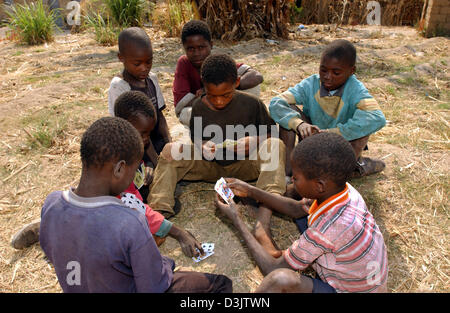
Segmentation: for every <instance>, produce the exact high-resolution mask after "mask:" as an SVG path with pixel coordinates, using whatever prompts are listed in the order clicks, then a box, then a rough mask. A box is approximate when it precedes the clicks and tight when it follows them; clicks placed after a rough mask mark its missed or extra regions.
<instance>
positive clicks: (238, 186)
mask: <svg viewBox="0 0 450 313" xmlns="http://www.w3.org/2000/svg"><path fill="white" fill-rule="evenodd" d="M225 181H226V182H227V186H228V187H229V188H230V189H231V191H233V193H234V194H235V195H236V196H238V197H242V198H247V197H250V189H251V188H252V185H250V184H247V183H246V182H243V181H242V180H239V179H236V178H225Z"/></svg>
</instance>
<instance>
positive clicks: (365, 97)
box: [269, 39, 386, 177]
mask: <svg viewBox="0 0 450 313" xmlns="http://www.w3.org/2000/svg"><path fill="white" fill-rule="evenodd" d="M355 63H356V49H355V47H354V46H353V44H351V43H350V42H349V41H347V40H342V39H339V40H335V41H333V42H332V43H330V44H329V45H328V46H327V47H326V48H325V50H324V52H323V53H322V57H321V60H320V68H319V74H315V75H312V76H310V77H308V78H306V79H304V80H303V81H301V82H300V83H299V84H297V85H295V86H294V87H291V88H289V89H288V90H287V91H285V92H283V93H282V94H281V95H279V96H276V97H274V98H273V99H272V100H271V101H270V105H269V111H270V116H271V117H272V118H273V119H274V121H275V122H277V123H278V124H280V126H281V127H280V139H282V140H283V142H284V143H285V145H286V156H287V157H289V155H290V153H291V151H292V149H293V148H294V145H295V135H298V138H299V140H302V139H304V138H306V137H308V136H311V135H312V134H315V133H318V132H321V131H327V132H334V133H338V134H341V135H342V136H343V137H344V138H345V139H346V140H348V141H349V142H350V143H351V145H352V147H353V150H354V152H355V155H356V159H357V167H356V171H355V173H354V174H353V177H359V176H366V175H370V174H374V173H377V172H380V171H382V170H383V169H384V167H385V164H384V162H383V161H381V160H375V159H370V158H367V157H362V156H361V153H362V151H363V149H367V142H368V141H369V136H370V135H371V134H373V133H375V132H376V131H378V130H379V129H381V128H382V127H383V126H384V125H385V124H386V119H385V117H384V115H383V112H381V109H380V107H379V105H378V103H377V101H376V100H375V99H374V98H373V97H372V96H371V95H370V94H369V92H368V90H367V89H366V88H365V87H364V85H363V84H362V83H361V82H360V81H359V80H358V79H356V76H355V75H354V73H355V69H356V67H355ZM300 105H302V106H303V109H302V110H300V109H299V108H298V107H297V106H300ZM291 174H292V170H291V166H290V163H289V162H288V161H286V175H287V176H291Z"/></svg>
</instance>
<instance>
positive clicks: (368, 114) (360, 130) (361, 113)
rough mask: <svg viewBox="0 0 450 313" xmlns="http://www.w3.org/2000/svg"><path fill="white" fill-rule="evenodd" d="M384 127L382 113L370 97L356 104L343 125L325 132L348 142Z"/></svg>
mask: <svg viewBox="0 0 450 313" xmlns="http://www.w3.org/2000/svg"><path fill="white" fill-rule="evenodd" d="M385 125H386V118H385V116H384V114H383V112H382V111H381V109H380V107H379V105H378V103H377V101H376V100H375V99H374V98H372V97H370V98H365V99H362V100H361V101H359V102H358V104H357V105H356V111H355V113H354V114H353V116H352V118H350V119H349V120H347V122H346V123H345V124H341V123H340V124H337V127H336V128H331V129H328V130H327V131H330V132H335V133H338V134H340V135H342V136H343V137H344V138H345V139H346V140H348V141H350V140H355V139H358V138H362V137H365V136H368V135H370V134H373V133H375V132H376V131H378V130H380V129H381V128H383V127H384V126H385Z"/></svg>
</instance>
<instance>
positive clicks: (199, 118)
mask: <svg viewBox="0 0 450 313" xmlns="http://www.w3.org/2000/svg"><path fill="white" fill-rule="evenodd" d="M201 75H202V81H203V85H204V87H205V95H202V96H201V97H200V98H198V99H197V100H195V101H194V103H193V106H192V116H191V121H190V133H191V140H192V143H191V144H189V145H182V144H181V143H171V144H168V145H166V147H164V150H163V152H162V153H161V155H160V160H159V162H158V166H157V167H156V169H155V176H154V181H153V183H152V185H151V187H150V194H149V197H148V203H149V205H150V206H151V207H152V208H153V209H154V210H159V211H162V212H163V214H165V215H166V216H170V215H173V214H175V213H176V210H174V209H173V207H174V205H175V200H174V190H175V186H176V184H177V182H178V181H180V180H182V179H183V180H189V181H197V180H203V181H208V182H216V181H217V180H218V179H219V178H220V177H222V176H230V177H237V178H240V179H243V180H246V181H252V180H256V179H257V182H256V185H257V186H258V187H259V188H261V189H263V190H265V191H267V192H270V193H275V194H280V195H281V194H283V193H284V192H285V190H286V183H285V180H284V162H285V155H284V153H285V150H284V145H283V143H282V142H281V141H280V140H279V139H278V138H267V137H269V136H270V134H271V133H270V132H271V129H272V128H273V129H275V130H276V127H275V123H274V122H273V121H272V119H271V118H270V116H269V113H268V111H267V109H266V106H265V105H264V103H262V102H261V100H259V99H258V98H256V97H255V96H253V95H250V94H248V93H244V92H241V91H238V90H236V87H237V86H238V85H239V81H240V78H239V77H238V75H237V70H236V63H235V62H234V61H233V59H231V58H230V57H229V56H227V55H210V56H209V57H208V58H207V59H206V60H205V61H204V62H203V65H202V70H201ZM239 128H240V131H239ZM213 133H214V136H213ZM227 142H228V143H230V144H227ZM180 156H182V157H180ZM270 219H271V211H270V210H269V209H267V208H266V207H264V206H263V205H261V206H259V208H258V214H257V222H256V225H255V230H254V231H255V236H256V238H258V240H260V241H261V243H262V244H263V245H264V247H265V248H267V249H268V251H270V253H271V254H273V255H280V254H281V251H279V250H278V249H277V248H276V247H275V246H274V245H273V242H272V239H271V236H270Z"/></svg>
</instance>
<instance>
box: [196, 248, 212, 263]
mask: <svg viewBox="0 0 450 313" xmlns="http://www.w3.org/2000/svg"><path fill="white" fill-rule="evenodd" d="M213 254H214V251H211V252H205V254H204V255H200V256H198V257H192V260H194V262H195V263H198V262H200V261H202V260H204V259H206V258H207V257H209V256H211V255H213Z"/></svg>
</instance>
